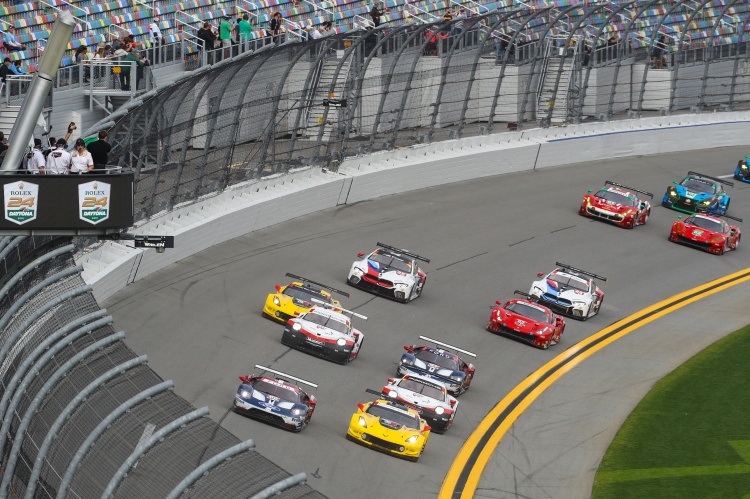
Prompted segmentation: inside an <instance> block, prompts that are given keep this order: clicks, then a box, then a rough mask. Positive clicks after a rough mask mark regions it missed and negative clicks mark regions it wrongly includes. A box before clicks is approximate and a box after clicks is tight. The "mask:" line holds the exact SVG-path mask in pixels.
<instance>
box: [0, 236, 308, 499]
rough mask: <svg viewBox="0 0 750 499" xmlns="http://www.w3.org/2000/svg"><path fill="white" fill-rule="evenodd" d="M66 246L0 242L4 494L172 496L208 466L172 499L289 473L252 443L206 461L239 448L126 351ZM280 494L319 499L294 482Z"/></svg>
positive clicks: (244, 491) (0, 490) (232, 491)
mask: <svg viewBox="0 0 750 499" xmlns="http://www.w3.org/2000/svg"><path fill="white" fill-rule="evenodd" d="M73 251H74V245H73V244H71V240H70V239H65V238H53V237H3V238H0V271H4V272H3V273H2V274H0V414H2V418H0V419H2V427H1V428H0V458H1V464H2V467H1V468H0V469H1V470H2V474H1V475H0V479H1V481H0V497H8V496H12V497H27V498H53V497H101V496H102V494H103V493H104V492H105V490H108V491H110V493H111V495H109V494H107V495H106V496H107V497H122V498H133V497H167V496H168V495H169V494H170V493H172V492H173V490H175V488H176V487H178V485H179V484H180V483H181V482H183V480H184V479H185V478H186V477H188V476H189V475H190V474H191V473H192V472H193V470H195V469H197V468H199V467H200V466H201V465H203V464H204V463H209V464H211V466H209V467H208V469H207V470H206V474H205V475H201V477H198V479H197V480H196V481H195V482H194V483H191V484H190V487H189V488H187V489H186V490H185V491H184V493H183V492H178V493H177V495H176V496H175V497H180V496H181V495H184V494H187V495H189V496H191V497H195V496H196V493H197V492H196V491H201V490H203V491H207V490H210V493H209V494H208V495H204V496H203V497H249V496H252V495H253V494H255V493H258V492H260V491H262V490H264V489H265V488H266V487H268V486H269V484H273V483H276V482H279V481H281V480H284V479H287V478H289V476H290V474H289V473H287V472H286V471H284V470H282V469H281V468H279V467H278V466H276V465H275V464H273V463H272V462H270V461H268V460H267V459H265V458H264V457H262V456H261V455H260V454H258V453H257V452H255V451H254V450H252V448H251V446H250V445H246V447H248V448H245V447H243V448H242V452H239V453H237V454H235V455H234V456H233V457H232V459H231V460H229V461H224V460H223V459H220V460H214V461H216V462H215V463H214V462H213V461H211V460H212V458H214V457H215V456H221V455H222V453H224V452H226V451H227V450H229V449H232V448H235V446H238V445H239V444H240V441H239V440H238V439H237V438H236V437H235V436H233V435H232V434H230V433H229V432H228V431H226V430H225V429H223V428H222V427H221V426H219V425H218V424H216V423H215V422H214V421H213V420H211V419H210V418H208V417H206V414H207V412H208V411H207V410H205V409H204V410H203V411H198V412H196V411H195V410H194V408H193V407H192V406H191V405H190V404H189V403H188V402H187V401H185V400H184V399H182V398H181V397H179V396H177V395H175V394H174V393H173V392H172V391H171V387H172V383H171V382H165V381H164V380H162V379H161V378H160V377H159V375H157V374H156V373H155V372H154V371H152V370H151V369H150V368H149V367H148V366H147V365H146V358H145V357H137V356H136V355H135V354H134V353H133V352H132V351H131V350H130V349H129V348H128V347H127V345H126V344H125V343H124V342H123V341H122V338H123V337H124V334H123V333H117V332H115V329H114V328H113V325H112V318H111V317H110V316H108V315H107V313H106V310H102V309H100V308H99V306H98V304H97V303H96V300H95V299H94V297H93V295H92V294H91V288H90V287H88V286H87V285H86V284H85V282H84V281H83V279H82V278H81V275H80V274H81V271H82V268H81V267H79V266H76V265H75V262H74V260H73ZM170 425H171V428H168V427H169V426H170ZM164 429H169V431H168V432H165V433H164V434H163V435H160V438H158V439H156V440H154V441H150V438H151V436H152V435H154V434H155V433H158V432H160V431H164ZM147 443H148V444H147ZM133 456H135V457H133ZM129 459H132V461H131V463H130V464H128V465H127V466H125V467H124V468H123V463H126V461H128V460H129ZM136 465H137V466H136ZM237 469H242V470H243V472H242V473H238V472H237ZM118 471H124V473H118ZM178 490H179V489H178ZM281 497H310V498H316V497H322V496H321V495H320V494H318V493H317V492H315V491H313V490H312V489H311V488H310V487H309V486H307V485H304V484H301V485H295V486H293V487H291V488H289V489H288V490H287V491H285V492H284V493H283V494H282V496H281Z"/></svg>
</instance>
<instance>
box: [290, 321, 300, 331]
mask: <svg viewBox="0 0 750 499" xmlns="http://www.w3.org/2000/svg"><path fill="white" fill-rule="evenodd" d="M292 329H294V330H295V331H299V330H300V329H302V324H300V323H299V322H295V323H294V324H292Z"/></svg>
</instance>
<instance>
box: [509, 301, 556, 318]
mask: <svg viewBox="0 0 750 499" xmlns="http://www.w3.org/2000/svg"><path fill="white" fill-rule="evenodd" d="M505 310H510V311H511V312H513V313H514V314H518V315H522V316H524V317H528V318H529V319H531V320H532V321H537V322H549V314H548V313H547V312H545V311H544V310H542V309H540V308H537V307H533V306H531V305H528V304H526V303H522V302H514V303H510V304H508V306H507V307H505Z"/></svg>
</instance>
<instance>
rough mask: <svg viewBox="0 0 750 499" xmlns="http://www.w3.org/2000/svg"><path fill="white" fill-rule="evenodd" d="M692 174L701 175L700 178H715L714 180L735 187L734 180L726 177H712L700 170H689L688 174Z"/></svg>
mask: <svg viewBox="0 0 750 499" xmlns="http://www.w3.org/2000/svg"><path fill="white" fill-rule="evenodd" d="M690 175H695V176H696V177H700V178H707V179H709V180H713V181H714V182H719V183H720V184H724V185H728V186H729V187H734V182H730V181H729V180H724V179H721V178H716V177H710V176H708V175H705V174H703V173H698V172H688V176H690Z"/></svg>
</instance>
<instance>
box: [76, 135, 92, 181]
mask: <svg viewBox="0 0 750 499" xmlns="http://www.w3.org/2000/svg"><path fill="white" fill-rule="evenodd" d="M70 160H71V166H70V173H79V174H80V173H88V172H90V171H91V170H93V169H94V158H92V157H91V153H90V152H88V151H87V150H86V143H85V142H84V141H83V139H78V140H76V148H75V151H73V154H71V156H70Z"/></svg>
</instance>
